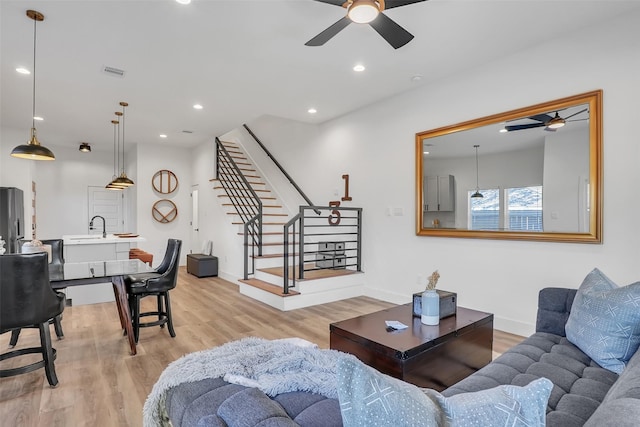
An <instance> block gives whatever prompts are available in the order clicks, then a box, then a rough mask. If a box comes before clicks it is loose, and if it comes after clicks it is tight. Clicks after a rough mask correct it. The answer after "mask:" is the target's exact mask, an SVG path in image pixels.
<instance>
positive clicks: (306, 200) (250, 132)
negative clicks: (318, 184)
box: [242, 124, 320, 215]
mask: <svg viewBox="0 0 640 427" xmlns="http://www.w3.org/2000/svg"><path fill="white" fill-rule="evenodd" d="M242 126H243V127H244V128H245V129H246V130H247V132H249V135H251V137H252V138H253V139H254V140H255V141H256V142H257V143H258V145H259V146H260V148H262V150H263V151H264V152H265V154H266V155H267V156H268V157H269V158H270V159H271V161H272V162H273V164H274V165H276V167H277V168H278V169H280V172H282V174H283V175H284V176H285V178H287V180H288V181H289V183H290V184H291V185H292V186H293V188H295V189H296V191H297V192H298V194H300V196H302V198H303V199H304V201H305V202H307V205H309V206H313V202H312V201H311V200H310V199H309V198H308V197H307V195H306V194H304V191H302V189H301V188H300V187H299V186H298V184H296V182H295V181H294V180H293V178H291V175H289V174H288V173H287V171H286V170H284V168H283V167H282V165H281V164H280V162H278V160H276V158H275V157H273V155H272V154H271V152H270V151H269V150H268V149H267V147H265V146H264V144H263V143H262V141H260V139H258V137H257V136H256V135H255V134H254V133H253V131H251V129H249V126H247V125H246V124H243V125H242ZM315 212H316V214H318V215H320V211H318V210H316V211H315Z"/></svg>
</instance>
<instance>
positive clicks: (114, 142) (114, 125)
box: [104, 120, 124, 190]
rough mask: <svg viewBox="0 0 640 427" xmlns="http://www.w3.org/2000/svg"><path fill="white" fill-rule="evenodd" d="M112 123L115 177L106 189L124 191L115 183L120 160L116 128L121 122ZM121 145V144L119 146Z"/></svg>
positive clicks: (112, 121) (113, 121)
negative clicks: (118, 160) (118, 159)
mask: <svg viewBox="0 0 640 427" xmlns="http://www.w3.org/2000/svg"><path fill="white" fill-rule="evenodd" d="M111 123H112V124H113V177H112V178H111V182H110V183H108V184H107V185H106V186H105V187H104V188H106V189H107V190H123V189H124V187H120V186H118V185H116V184H114V183H113V182H114V181H115V180H116V178H117V175H116V174H117V173H118V167H117V166H116V164H117V160H116V159H117V158H118V152H117V150H116V135H118V128H117V127H116V126H117V125H118V124H119V123H120V122H119V121H118V120H111ZM119 145H120V144H118V146H119Z"/></svg>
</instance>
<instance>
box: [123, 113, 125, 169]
mask: <svg viewBox="0 0 640 427" xmlns="http://www.w3.org/2000/svg"><path fill="white" fill-rule="evenodd" d="M124 108H125V106H124V105H123V106H122V173H124V125H125V123H124Z"/></svg>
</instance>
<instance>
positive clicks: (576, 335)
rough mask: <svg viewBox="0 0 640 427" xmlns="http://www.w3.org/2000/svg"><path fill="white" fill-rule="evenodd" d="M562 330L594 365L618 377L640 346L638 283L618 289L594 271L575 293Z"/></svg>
mask: <svg viewBox="0 0 640 427" xmlns="http://www.w3.org/2000/svg"><path fill="white" fill-rule="evenodd" d="M565 329H566V333H567V338H568V339H569V341H571V342H572V343H574V344H575V345H576V346H578V347H579V348H580V349H581V350H582V351H583V352H584V353H585V354H587V355H588V356H589V357H591V358H592V359H593V360H594V361H595V362H596V363H598V364H599V365H600V366H602V367H603V368H606V369H609V370H610V371H612V372H615V373H617V374H619V373H621V372H622V370H623V369H624V367H625V365H626V363H627V362H628V361H629V359H630V358H631V356H633V355H634V354H635V352H636V351H637V350H638V347H639V346H640V282H636V283H632V284H630V285H627V286H624V287H621V288H619V287H618V286H616V284H615V283H613V282H612V281H611V280H610V279H609V278H608V277H607V276H605V275H604V274H603V273H602V272H601V271H600V270H598V269H597V268H596V269H594V270H593V271H591V272H590V273H589V274H588V275H587V277H585V279H584V281H583V282H582V285H581V286H580V289H578V292H577V294H576V297H575V300H574V303H573V306H572V308H571V314H569V319H568V320H567V324H566V326H565Z"/></svg>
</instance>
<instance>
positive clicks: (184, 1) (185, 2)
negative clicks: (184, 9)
mask: <svg viewBox="0 0 640 427" xmlns="http://www.w3.org/2000/svg"><path fill="white" fill-rule="evenodd" d="M176 2H178V3H180V4H189V3H191V0H176Z"/></svg>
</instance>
